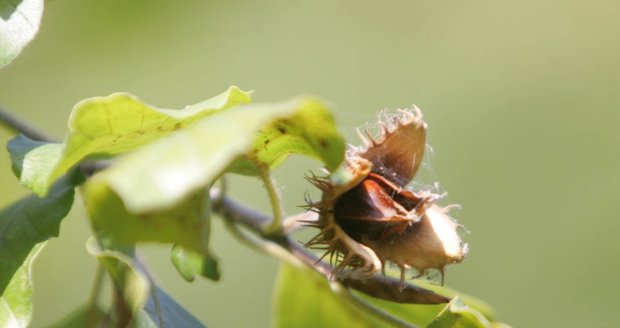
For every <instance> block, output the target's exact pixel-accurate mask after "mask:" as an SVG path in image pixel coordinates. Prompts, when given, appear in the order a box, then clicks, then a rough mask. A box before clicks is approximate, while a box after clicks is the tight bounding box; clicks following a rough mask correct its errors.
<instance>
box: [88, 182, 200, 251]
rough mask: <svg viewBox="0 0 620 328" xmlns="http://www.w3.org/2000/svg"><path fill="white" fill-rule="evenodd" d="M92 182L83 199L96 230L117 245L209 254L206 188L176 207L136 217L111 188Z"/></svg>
mask: <svg viewBox="0 0 620 328" xmlns="http://www.w3.org/2000/svg"><path fill="white" fill-rule="evenodd" d="M128 177H130V176H128ZM92 179H95V178H94V177H93V178H91V180H92ZM90 182H92V181H89V182H88V183H87V184H86V188H83V189H82V196H83V197H82V198H83V199H84V203H85V205H86V209H87V210H88V213H89V216H90V219H91V224H92V226H93V229H94V230H95V231H97V233H98V234H101V235H104V236H105V237H106V238H109V239H111V240H113V242H114V243H117V244H123V245H134V244H135V243H136V242H139V241H145V242H162V243H172V244H179V245H181V246H183V247H185V248H187V249H189V250H192V251H194V252H198V253H201V254H208V251H209V250H208V244H207V243H208V234H209V230H208V229H209V222H208V221H207V220H206V218H205V215H206V209H207V195H208V193H207V191H206V189H203V190H200V191H198V192H196V193H194V194H193V195H191V196H190V197H188V198H186V199H185V200H183V202H181V203H180V204H177V205H176V206H175V207H173V208H170V209H167V210H162V211H158V212H149V213H144V214H132V213H130V212H129V211H128V210H127V209H126V208H125V205H124V204H123V202H122V200H121V199H120V198H119V197H118V196H117V195H116V194H115V193H114V192H111V190H110V189H109V187H108V186H107V185H105V184H91V183H90Z"/></svg>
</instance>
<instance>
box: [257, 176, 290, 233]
mask: <svg viewBox="0 0 620 328" xmlns="http://www.w3.org/2000/svg"><path fill="white" fill-rule="evenodd" d="M258 171H259V175H260V178H261V180H263V184H264V185H265V189H267V195H268V196H269V201H270V202H271V211H272V212H273V219H272V220H271V222H270V223H268V224H266V225H265V226H264V227H263V228H262V232H263V233H264V234H265V235H267V236H274V235H283V232H284V229H283V227H282V203H281V201H280V195H279V193H278V190H277V188H276V185H275V182H274V181H273V178H272V177H271V174H269V168H267V167H265V166H262V165H261V166H259V167H258Z"/></svg>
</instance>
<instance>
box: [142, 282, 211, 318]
mask: <svg viewBox="0 0 620 328" xmlns="http://www.w3.org/2000/svg"><path fill="white" fill-rule="evenodd" d="M136 327H188V328H193V327H205V326H204V325H203V324H202V323H201V322H200V321H198V319H196V318H195V317H194V316H193V315H192V314H191V313H189V312H187V310H185V309H184V308H183V307H182V306H181V305H179V303H177V302H176V301H175V300H174V299H172V298H171V297H170V295H168V294H166V292H164V291H163V290H162V289H161V288H159V287H156V286H155V288H154V291H153V292H151V296H150V297H149V298H148V300H147V303H146V306H145V307H144V309H142V310H141V311H140V312H139V313H138V315H137V317H136Z"/></svg>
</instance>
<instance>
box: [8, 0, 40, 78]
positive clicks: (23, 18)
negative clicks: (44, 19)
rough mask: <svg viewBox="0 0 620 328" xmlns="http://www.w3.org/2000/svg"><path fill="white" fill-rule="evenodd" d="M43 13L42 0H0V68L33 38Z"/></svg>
mask: <svg viewBox="0 0 620 328" xmlns="http://www.w3.org/2000/svg"><path fill="white" fill-rule="evenodd" d="M42 15H43V0H21V1H20V0H0V68H2V67H3V66H5V65H7V64H8V63H10V62H11V61H12V60H13V59H15V57H17V56H18V55H19V53H20V52H21V51H22V49H23V48H24V47H25V46H26V45H27V44H28V43H29V42H30V41H31V40H32V39H33V38H34V36H35V35H36V34H37V32H38V30H39V25H40V23H41V16H42Z"/></svg>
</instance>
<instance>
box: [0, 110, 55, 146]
mask: <svg viewBox="0 0 620 328" xmlns="http://www.w3.org/2000/svg"><path fill="white" fill-rule="evenodd" d="M0 122H1V123H3V124H4V125H5V126H6V127H8V128H9V129H11V130H13V131H15V132H18V133H21V134H23V135H25V136H26V137H28V138H30V139H32V140H37V141H49V142H51V141H52V140H54V138H52V137H50V136H48V135H46V134H45V133H42V132H41V131H39V130H37V129H36V128H34V127H32V126H30V125H29V124H27V123H26V122H24V121H22V120H20V119H19V118H17V117H16V116H14V115H13V114H10V113H9V112H8V111H7V110H6V109H4V108H3V107H2V106H0Z"/></svg>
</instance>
